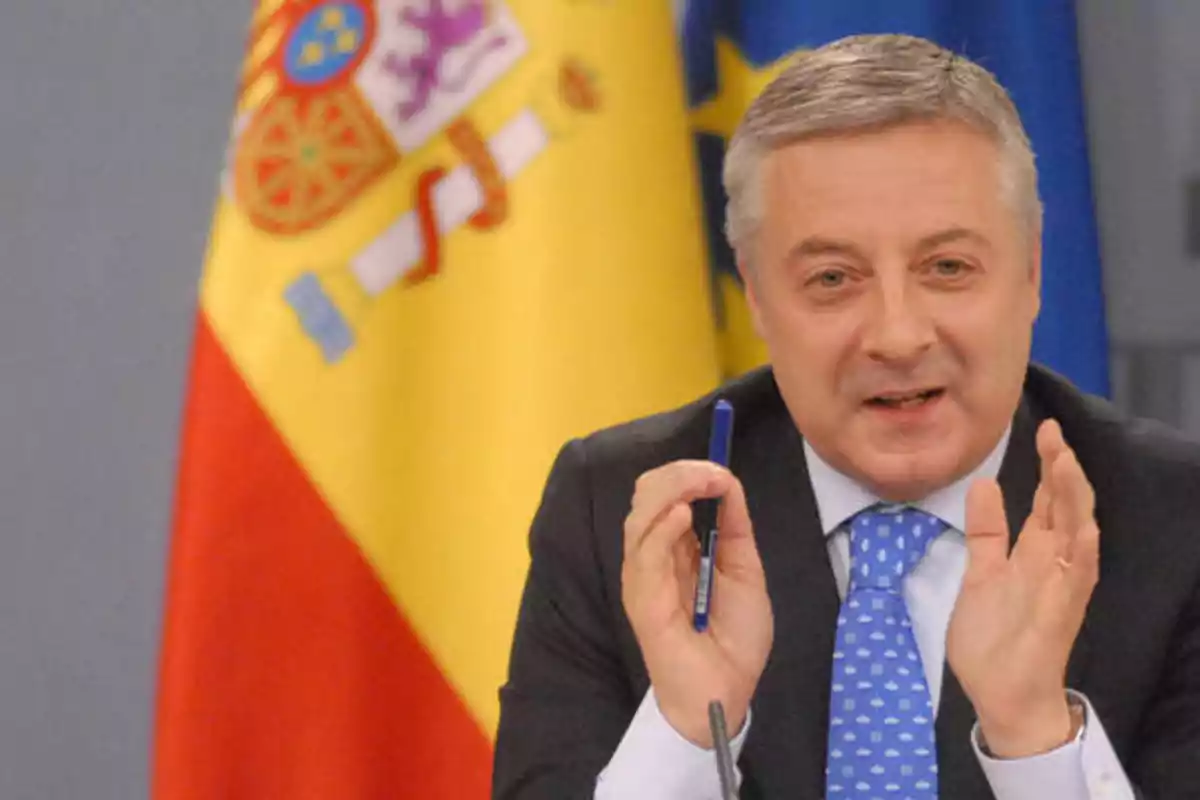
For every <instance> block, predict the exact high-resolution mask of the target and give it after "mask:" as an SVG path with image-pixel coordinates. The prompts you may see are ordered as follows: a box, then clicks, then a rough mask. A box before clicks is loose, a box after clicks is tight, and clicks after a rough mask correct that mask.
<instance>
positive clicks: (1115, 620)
mask: <svg viewBox="0 0 1200 800" xmlns="http://www.w3.org/2000/svg"><path fill="white" fill-rule="evenodd" d="M716 396H717V395H716V394H714V395H712V396H709V397H705V398H702V399H700V400H698V401H696V402H694V403H692V404H690V405H688V406H685V407H683V408H681V409H678V410H675V411H671V412H669V413H664V414H660V415H657V416H654V417H650V418H647V419H643V420H638V421H636V422H632V423H629V424H626V425H622V426H619V427H616V428H612V429H609V430H606V431H602V432H599V433H596V434H594V435H592V436H590V437H588V438H586V439H583V440H577V441H573V442H571V443H569V444H568V445H567V446H566V447H564V448H563V450H562V452H561V453H560V454H559V457H558V459H557V461H556V462H555V464H554V467H553V469H552V471H551V475H550V478H549V480H548V482H547V485H546V488H545V494H544V497H543V499H542V504H541V507H540V509H539V511H538V513H537V516H536V518H535V521H534V523H533V526H532V532H531V535H530V551H531V556H532V561H531V565H530V569H529V575H528V579H527V583H526V586H525V591H524V595H523V598H522V601H521V609H520V616H519V619H518V622H517V629H516V634H515V637H514V641H513V649H512V657H511V663H510V672H509V677H508V681H507V683H506V684H505V686H504V687H503V688H502V689H501V691H500V701H501V714H500V726H499V731H498V735H497V741H496V750H495V765H494V767H495V769H494V796H495V797H497V798H503V799H504V800H516V798H520V799H521V800H534V798H546V800H566V799H569V798H590V797H591V796H592V791H593V787H594V783H595V779H596V776H597V775H598V774H599V772H600V770H601V769H602V768H603V767H604V766H605V764H606V763H607V762H608V760H609V758H610V757H611V756H612V754H613V752H614V751H615V749H616V747H617V744H618V743H619V742H620V740H621V737H622V735H623V734H624V732H625V729H626V727H627V726H628V725H629V722H630V720H631V718H632V716H633V714H634V711H635V710H636V709H637V707H638V704H639V703H640V701H641V700H642V697H643V695H644V694H645V692H646V690H647V688H648V686H649V681H648V678H647V674H646V670H645V666H644V664H643V661H642V658H641V653H640V651H639V649H638V645H637V641H636V640H635V638H634V635H633V632H632V629H631V628H630V625H629V622H628V620H627V618H626V617H625V614H624V610H623V608H622V605H621V553H622V526H623V523H624V518H625V515H626V514H627V513H628V510H629V503H630V498H631V496H632V493H633V485H634V481H635V479H636V478H637V476H638V475H639V474H640V473H642V472H644V471H645V470H648V469H650V468H652V467H656V466H658V465H661V464H663V463H666V462H668V461H672V460H675V459H680V458H704V457H705V456H706V451H707V435H708V425H709V414H710V408H711V403H712V402H713V401H714V400H715V398H716ZM720 396H724V397H727V398H728V399H729V400H730V401H731V402H732V403H733V405H734V407H735V408H736V409H737V414H738V420H737V425H736V431H735V434H734V436H735V443H734V446H733V462H732V469H733V471H734V473H735V474H736V475H738V476H739V478H740V479H741V480H742V482H743V485H744V486H745V489H746V494H747V499H748V502H749V508H750V517H751V520H752V521H753V523H754V530H755V536H756V538H757V542H758V548H759V552H760V555H761V557H762V561H763V567H764V569H765V571H766V577H767V584H768V591H769V593H770V597H771V603H772V607H773V609H774V614H775V640H774V646H773V648H772V651H771V654H770V658H769V660H768V662H767V666H766V669H765V671H764V673H763V675H762V679H761V681H760V682H759V685H758V690H757V693H756V694H755V697H754V700H753V705H752V709H753V721H752V724H751V727H750V732H749V734H748V736H747V739H746V743H745V747H744V749H743V751H742V756H741V760H740V762H739V766H740V768H741V770H742V772H743V784H742V791H741V796H742V797H743V798H757V797H766V798H818V797H821V796H822V794H823V792H824V783H825V779H824V769H825V751H826V730H827V718H828V711H829V686H830V670H831V663H832V658H831V654H832V651H833V640H834V628H835V621H836V617H837V611H838V606H839V599H838V594H837V589H836V586H835V584H834V577H833V571H832V568H831V566H830V563H829V557H828V551H827V549H826V541H825V538H824V537H823V536H822V533H821V529H820V525H819V522H818V518H817V511H816V506H815V503H814V500H813V496H812V489H811V486H810V484H809V480H808V474H807V471H806V468H805V461H804V455H803V451H802V449H801V438H800V435H799V434H798V432H797V430H796V428H795V426H794V424H793V422H792V420H791V418H790V416H789V414H788V412H787V409H786V407H785V406H784V404H783V400H782V398H781V397H780V395H779V392H778V389H777V387H776V385H775V382H774V378H773V376H772V373H771V372H770V371H769V370H767V369H763V370H759V371H757V372H755V373H753V374H751V375H749V376H747V377H746V378H744V379H741V380H739V381H737V382H735V383H732V384H730V385H728V386H726V387H723V389H722V390H721V392H720ZM1048 417H1053V418H1055V419H1057V420H1058V421H1059V422H1060V424H1061V425H1062V428H1063V431H1064V435H1065V438H1066V440H1067V442H1068V443H1069V444H1070V445H1071V446H1072V447H1073V448H1075V451H1076V453H1077V455H1078V457H1079V459H1080V461H1081V463H1082V465H1083V468H1084V470H1085V472H1086V473H1087V475H1088V477H1089V479H1090V480H1091V481H1092V484H1093V486H1094V487H1095V490H1096V498H1097V499H1096V514H1097V519H1098V522H1099V525H1100V530H1101V570H1100V572H1101V577H1100V581H1099V584H1098V585H1097V587H1096V590H1095V592H1094V594H1093V596H1092V600H1091V604H1090V606H1089V608H1088V613H1087V617H1086V620H1085V622H1084V626H1083V630H1082V631H1081V633H1080V636H1079V638H1078V639H1077V641H1076V645H1075V649H1074V651H1073V653H1072V657H1071V662H1070V667H1069V671H1068V676H1067V684H1068V686H1069V687H1071V688H1074V689H1077V690H1079V691H1081V692H1083V693H1084V694H1085V695H1086V696H1087V697H1088V698H1089V699H1090V700H1091V702H1092V705H1093V707H1094V708H1095V710H1096V713H1097V715H1098V716H1099V718H1100V720H1101V721H1102V722H1103V725H1104V727H1105V730H1106V731H1107V732H1108V735H1109V737H1110V739H1111V740H1112V744H1113V746H1114V748H1115V749H1116V752H1117V754H1118V756H1119V757H1120V759H1121V761H1122V763H1123V764H1124V766H1125V769H1126V771H1127V772H1128V774H1129V776H1130V778H1131V779H1132V780H1133V782H1134V783H1135V784H1136V785H1137V787H1138V789H1139V790H1140V792H1141V793H1142V794H1143V795H1144V797H1146V798H1148V799H1150V800H1159V799H1160V798H1184V797H1200V446H1198V445H1197V444H1195V443H1189V442H1186V441H1185V440H1183V439H1181V438H1179V437H1178V436H1176V435H1175V434H1173V433H1172V432H1170V431H1169V430H1167V429H1165V428H1162V427H1159V426H1156V425H1154V424H1151V423H1147V422H1135V421H1128V420H1124V419H1122V418H1121V417H1119V416H1118V414H1117V413H1116V412H1115V411H1114V410H1113V409H1112V408H1111V407H1110V406H1109V405H1108V404H1106V403H1104V402H1102V401H1100V400H1098V399H1096V398H1092V397H1087V396H1084V395H1082V394H1081V393H1079V392H1078V391H1076V390H1075V389H1074V388H1073V387H1071V386H1070V385H1069V384H1068V383H1066V382H1065V381H1064V380H1062V379H1061V378H1059V377H1057V376H1055V375H1053V374H1051V373H1050V372H1048V371H1046V370H1043V369H1041V368H1038V367H1036V366H1034V367H1031V368H1030V370H1029V373H1028V377H1027V380H1026V386H1025V394H1024V400H1023V402H1022V404H1021V407H1020V409H1019V410H1018V412H1017V414H1016V417H1015V419H1014V428H1013V436H1012V438H1011V443H1010V445H1009V449H1008V452H1007V454H1006V457H1005V460H1004V464H1003V466H1002V468H1001V472H1000V483H1001V486H1002V488H1003V490H1004V494H1005V502H1006V505H1007V509H1008V517H1009V520H1010V525H1011V527H1012V528H1013V530H1014V537H1015V535H1016V532H1018V531H1019V530H1020V527H1021V525H1022V524H1023V523H1024V521H1025V518H1026V517H1027V516H1028V514H1029V510H1030V506H1031V503H1032V497H1033V490H1034V487H1035V486H1036V483H1037V480H1038V464H1037V454H1036V450H1035V449H1034V431H1035V429H1036V425H1037V423H1038V422H1039V421H1040V420H1042V419H1045V418H1048ZM974 719H975V717H974V712H973V709H972V708H971V705H970V703H969V701H968V700H967V698H966V696H965V695H964V694H963V691H962V688H961V686H960V685H959V683H958V681H957V680H956V679H955V678H954V675H953V672H952V671H951V670H950V669H949V667H948V666H947V667H946V673H945V679H944V685H943V688H942V696H941V700H940V706H939V711H938V718H937V736H938V761H939V766H940V778H939V780H940V786H941V792H940V794H941V796H942V797H945V798H952V799H953V800H971V799H972V798H991V797H992V794H991V791H990V790H989V788H988V785H987V782H986V780H985V778H984V776H983V773H982V771H981V769H980V767H979V765H978V762H977V761H976V758H975V755H974V753H973V751H972V750H971V745H970V738H969V735H970V729H971V726H972V724H973V722H974Z"/></svg>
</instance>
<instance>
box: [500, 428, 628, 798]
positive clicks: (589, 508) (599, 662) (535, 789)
mask: <svg viewBox="0 0 1200 800" xmlns="http://www.w3.org/2000/svg"><path fill="white" fill-rule="evenodd" d="M605 535H608V533H607V532H606V534H605ZM613 535H620V532H615V533H614V534H613ZM529 554H530V565H529V571H528V574H527V577H526V581H525V587H524V591H523V594H522V597H521V605H520V610H519V613H518V617H517V624H516V631H515V633H514V637H513V644H512V651H511V655H510V660H509V671H508V678H507V681H506V683H505V684H504V686H503V687H502V688H501V690H500V723H499V728H498V731H497V735H496V745H495V759H494V764H493V785H492V796H493V798H495V800H541V799H542V798H545V799H546V800H583V798H591V797H592V795H593V792H594V790H595V785H596V779H597V776H598V775H599V774H600V772H601V770H602V769H604V767H605V765H606V764H607V763H608V761H609V759H611V758H612V755H613V752H614V751H615V750H616V748H617V745H618V743H619V742H620V740H621V738H622V736H623V734H624V732H625V730H626V728H627V726H628V725H629V724H630V721H631V720H632V718H633V715H634V713H635V712H636V710H637V707H638V701H639V699H640V698H639V697H637V696H635V694H634V690H633V688H632V687H631V686H630V685H629V683H628V680H627V678H626V672H625V670H624V669H623V667H622V664H621V660H620V656H619V653H618V648H617V635H616V631H615V627H616V623H615V620H614V619H613V612H612V611H611V609H612V608H613V606H612V604H611V603H612V599H611V598H609V597H608V596H607V595H608V590H607V589H606V588H605V581H604V575H603V572H602V568H601V561H600V557H599V551H598V547H597V537H596V531H595V530H594V514H593V499H592V495H591V490H590V486H589V477H588V463H587V459H586V455H585V450H584V444H583V443H582V442H580V441H573V442H571V443H569V444H567V445H566V446H565V447H564V448H563V449H562V451H561V452H560V453H559V454H558V457H557V459H556V460H555V462H554V465H553V467H552V468H551V471H550V476H549V478H548V479H547V483H546V487H545V490H544V492H543V496H542V500H541V504H540V506H539V508H538V510H537V513H536V514H535V516H534V520H533V524H532V527H531V530H530V535H529Z"/></svg>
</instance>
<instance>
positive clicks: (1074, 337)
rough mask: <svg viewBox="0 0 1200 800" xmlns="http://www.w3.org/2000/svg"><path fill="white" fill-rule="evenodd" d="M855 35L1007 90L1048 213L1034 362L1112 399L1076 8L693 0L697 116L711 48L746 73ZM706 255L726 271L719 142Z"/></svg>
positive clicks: (710, 80)
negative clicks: (928, 52) (933, 52)
mask: <svg viewBox="0 0 1200 800" xmlns="http://www.w3.org/2000/svg"><path fill="white" fill-rule="evenodd" d="M855 33H909V34H913V35H917V36H922V37H925V38H928V39H932V40H933V41H936V42H938V43H939V44H941V45H942V46H944V47H947V48H949V49H951V50H954V51H955V52H958V53H960V54H962V55H964V56H966V57H968V58H970V59H972V60H973V61H976V62H978V63H979V64H981V65H982V66H984V67H985V68H987V69H988V70H990V71H991V72H992V73H993V74H995V75H996V77H997V78H998V79H999V80H1000V82H1001V84H1003V85H1004V87H1005V88H1006V89H1007V90H1008V91H1009V93H1010V95H1011V96H1012V98H1013V101H1014V102H1015V103H1016V105H1017V108H1018V110H1019V111H1020V114H1021V119H1022V121H1023V122H1024V124H1025V127H1026V130H1027V131H1028V133H1029V137H1030V139H1031V140H1032V142H1033V149H1034V152H1035V153H1036V155H1037V163H1038V171H1039V188H1040V190H1041V194H1042V200H1043V202H1044V204H1045V229H1044V236H1043V255H1042V263H1043V276H1042V312H1041V316H1040V318H1039V320H1038V323H1037V326H1036V327H1035V329H1034V342H1033V358H1034V359H1035V360H1036V361H1039V362H1040V363H1043V364H1045V365H1047V366H1049V367H1050V368H1052V369H1055V370H1057V371H1059V372H1061V373H1063V374H1064V375H1066V376H1067V377H1068V378H1070V379H1071V380H1072V381H1074V382H1075V383H1076V385H1078V386H1079V387H1081V388H1082V389H1084V390H1086V391H1090V392H1094V393H1097V394H1101V395H1107V394H1108V392H1109V380H1108V335H1107V329H1106V324H1105V314H1104V295H1103V289H1102V284H1101V270H1100V255H1099V246H1098V243H1097V235H1096V223H1095V217H1094V213H1093V206H1092V190H1091V173H1090V169H1089V165H1088V155H1087V139H1086V134H1085V127H1084V116H1083V97H1082V91H1081V86H1080V76H1079V56H1078V44H1077V41H1076V29H1075V8H1074V3H1073V2H1072V0H787V1H786V2H784V1H783V0H689V2H688V5H687V6H686V8H685V11H684V17H683V25H682V38H683V42H682V46H683V52H684V60H685V63H686V66H687V86H688V98H689V102H690V103H691V104H692V106H693V107H696V106H699V105H701V104H702V103H704V102H705V101H706V100H707V99H709V98H711V97H712V96H713V95H714V94H715V93H716V92H717V91H718V89H719V85H718V84H719V76H718V62H717V54H716V49H715V46H714V45H715V42H716V39H717V38H718V37H724V38H725V39H727V40H729V41H730V42H731V43H732V44H733V45H735V46H736V47H737V48H738V50H739V51H740V54H741V57H742V58H743V59H744V60H745V61H746V62H748V63H749V64H750V65H751V66H753V67H760V68H761V67H766V66H768V65H770V64H771V63H773V62H775V61H777V60H778V59H779V58H781V57H783V56H785V55H787V54H788V53H790V52H792V51H793V50H796V49H798V48H802V47H816V46H819V45H821V44H825V43H826V42H829V41H832V40H834V39H839V38H841V37H843V36H847V35H850V34H855ZM697 140H698V145H697V146H698V151H699V152H698V155H699V159H700V165H701V172H702V185H703V188H704V194H705V197H704V201H705V207H706V211H707V214H708V221H709V228H710V230H709V242H710V245H711V248H710V252H711V253H712V257H713V261H714V264H713V266H714V269H715V270H716V271H717V272H718V273H722V272H723V273H729V272H731V271H733V269H734V268H733V256H732V254H731V253H730V252H729V249H728V247H727V246H726V245H725V243H724V240H723V239H722V237H721V234H720V231H721V229H722V228H721V223H722V218H723V215H724V197H723V193H722V189H721V184H720V172H719V170H720V162H721V154H722V152H723V147H724V140H723V138H722V137H721V136H720V135H719V134H713V133H701V134H698V136H697Z"/></svg>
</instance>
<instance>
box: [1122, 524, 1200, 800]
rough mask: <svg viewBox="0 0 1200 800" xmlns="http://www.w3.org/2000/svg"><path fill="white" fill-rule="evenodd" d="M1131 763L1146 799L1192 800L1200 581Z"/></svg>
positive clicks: (1199, 768) (1198, 747)
mask: <svg viewBox="0 0 1200 800" xmlns="http://www.w3.org/2000/svg"><path fill="white" fill-rule="evenodd" d="M1198 533H1200V531H1198ZM1147 591H1150V588H1149V587H1147ZM1131 761H1132V764H1131V765H1130V769H1129V772H1130V777H1131V778H1133V782H1134V783H1135V784H1136V785H1137V787H1138V789H1139V790H1140V796H1142V797H1144V798H1146V800H1158V798H1164V800H1166V798H1172V797H1191V796H1193V795H1194V793H1195V792H1196V787H1197V786H1200V583H1198V584H1197V585H1196V586H1195V587H1193V590H1192V596H1191V599H1190V600H1189V602H1188V604H1187V607H1186V608H1185V610H1184V612H1183V614H1182V615H1181V616H1180V619H1179V623H1178V624H1177V626H1176V629H1175V633H1174V635H1173V636H1172V640H1171V644H1170V647H1169V649H1168V651H1167V657H1166V659H1165V660H1164V667H1163V674H1162V677H1161V678H1160V679H1159V682H1158V688H1157V691H1156V692H1155V697H1154V699H1153V701H1152V702H1151V703H1150V705H1149V707H1148V708H1147V710H1146V714H1145V716H1144V717H1143V719H1142V723H1141V726H1140V728H1139V734H1138V737H1137V739H1136V742H1135V746H1134V754H1133V758H1132V759H1131Z"/></svg>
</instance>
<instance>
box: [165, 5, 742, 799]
mask: <svg viewBox="0 0 1200 800" xmlns="http://www.w3.org/2000/svg"><path fill="white" fill-rule="evenodd" d="M675 36H676V34H675V31H674V29H673V24H672V17H671V10H670V6H669V4H667V3H656V2H634V3H609V2H601V1H599V0H572V1H571V2H568V1H567V0H556V2H546V1H545V0H504V1H503V2H501V0H474V1H473V2H472V1H471V0H457V2H451V0H420V2H416V1H415V0H377V1H374V2H373V1H372V0H273V1H272V0H262V2H261V3H260V5H259V7H258V8H257V10H256V11H255V13H254V15H253V19H252V23H251V28H250V35H249V41H248V44H247V51H246V63H245V69H244V74H243V80H242V84H241V86H240V87H239V91H238V96H237V102H236V108H235V110H234V113H233V114H232V125H231V137H230V144H229V149H228V156H227V160H226V164H225V169H224V170H223V172H222V178H221V183H220V192H219V196H218V198H217V202H216V208H215V211H214V215H213V220H212V225H211V238H210V243H209V249H208V252H207V254H206V260H205V265H204V267H205V268H204V271H203V277H202V279H201V283H200V304H199V305H200V308H199V313H198V319H197V325H196V333H195V343H194V354H193V361H192V364H191V373H190V377H189V388H188V400H187V408H186V415H185V422H184V428H183V432H182V445H181V447H182V455H181V462H180V467H179V476H178V487H177V498H176V513H175V520H174V530H173V532H172V545H171V554H170V561H169V565H168V588H167V596H166V600H165V604H166V605H165V621H164V636H163V644H162V657H161V667H160V682H159V690H158V699H157V719H156V730H155V753H154V770H153V772H154V776H153V796H154V797H155V798H156V800H184V798H205V800H209V799H210V798H216V797H220V798H235V799H236V798H254V799H255V800H258V798H331V797H337V798H381V797H427V798H473V797H474V798H482V797H486V796H487V795H488V792H489V783H490V771H491V739H492V736H493V731H494V729H495V726H496V722H497V716H498V703H497V691H498V688H499V686H500V685H501V684H502V683H503V680H504V671H505V669H506V664H507V658H508V651H509V644H510V639H511V634H512V630H513V625H514V621H515V616H516V610H517V606H518V599H519V594H520V589H521V585H522V582H523V579H524V575H525V570H526V565H527V550H526V535H527V529H528V523H529V521H530V519H531V517H532V514H533V511H534V509H535V507H536V504H537V501H538V498H539V495H540V492H541V488H542V484H543V481H544V479H545V476H546V473H547V470H548V469H549V466H550V463H551V460H552V458H553V456H554V454H555V452H556V451H557V450H558V448H559V447H560V446H561V444H562V443H563V441H564V440H565V439H567V438H568V437H571V436H574V435H579V434H583V433H586V432H587V431H590V430H592V429H595V428H597V427H599V426H602V425H606V424H609V423H613V422H617V421H619V420H623V419H628V418H631V417H634V416H638V415H641V414H645V413H649V412H653V411H656V410H659V409H663V408H666V407H668V406H671V405H673V404H677V403H682V402H684V401H686V400H688V399H689V398H692V397H694V396H695V395H697V394H699V393H702V392H704V391H706V390H709V389H711V388H712V387H713V386H714V385H715V383H716V381H717V380H718V377H719V371H718V366H717V357H716V342H715V335H714V331H713V325H712V314H711V302H712V301H711V297H710V293H709V283H708V278H707V261H706V255H705V252H704V250H705V247H704V238H703V233H702V230H703V212H702V208H701V203H700V200H699V197H700V191H699V187H698V182H697V180H696V177H695V164H694V160H693V158H692V153H691V151H690V148H689V147H688V142H689V141H690V133H689V129H688V117H687V110H686V107H687V102H686V96H685V90H684V86H683V79H682V75H683V69H682V64H681V63H680V61H679V56H678V51H677V50H676V48H675V47H674V43H675V41H676V38H675Z"/></svg>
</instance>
